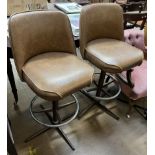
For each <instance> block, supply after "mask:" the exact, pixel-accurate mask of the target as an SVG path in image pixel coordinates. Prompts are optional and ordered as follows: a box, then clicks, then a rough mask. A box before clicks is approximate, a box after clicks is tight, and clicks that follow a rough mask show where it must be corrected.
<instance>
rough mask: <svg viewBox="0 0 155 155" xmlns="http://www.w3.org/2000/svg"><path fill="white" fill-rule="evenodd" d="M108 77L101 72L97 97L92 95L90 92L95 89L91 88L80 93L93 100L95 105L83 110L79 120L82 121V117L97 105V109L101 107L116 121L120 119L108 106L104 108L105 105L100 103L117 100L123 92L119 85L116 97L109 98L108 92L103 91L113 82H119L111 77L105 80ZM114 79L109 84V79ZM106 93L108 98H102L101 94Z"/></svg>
mask: <svg viewBox="0 0 155 155" xmlns="http://www.w3.org/2000/svg"><path fill="white" fill-rule="evenodd" d="M105 76H106V73H105V72H103V71H101V74H100V78H99V82H98V85H97V88H96V89H97V91H96V96H95V95H91V94H90V93H89V92H90V91H94V90H95V88H90V89H88V90H84V89H83V90H81V91H80V92H81V93H82V94H84V95H85V96H87V97H88V98H89V99H91V100H92V101H94V103H93V104H90V105H89V106H88V107H87V108H85V109H84V110H82V111H81V112H80V113H79V114H78V118H79V119H80V118H81V117H82V116H84V115H85V114H86V113H87V112H88V111H90V109H92V108H93V107H94V106H95V105H96V106H97V107H99V108H100V109H101V110H102V111H104V112H105V113H107V114H108V115H110V116H111V117H113V118H114V119H116V120H119V117H118V116H116V115H115V114H114V113H113V112H111V111H110V110H109V109H108V108H107V107H106V106H104V105H103V104H101V103H100V101H102V100H105V101H107V100H112V99H115V98H116V97H117V96H118V95H119V94H120V92H121V88H120V86H119V85H118V91H117V93H116V94H115V95H113V96H112V97H109V96H110V94H109V93H108V92H106V91H105V90H103V87H106V86H108V85H109V84H111V83H112V82H115V83H116V82H117V80H115V78H114V77H112V76H111V75H110V76H109V75H108V77H107V78H105ZM110 78H111V79H112V81H110V82H109V79H110ZM102 91H103V92H104V93H105V94H106V95H108V97H101V92H102Z"/></svg>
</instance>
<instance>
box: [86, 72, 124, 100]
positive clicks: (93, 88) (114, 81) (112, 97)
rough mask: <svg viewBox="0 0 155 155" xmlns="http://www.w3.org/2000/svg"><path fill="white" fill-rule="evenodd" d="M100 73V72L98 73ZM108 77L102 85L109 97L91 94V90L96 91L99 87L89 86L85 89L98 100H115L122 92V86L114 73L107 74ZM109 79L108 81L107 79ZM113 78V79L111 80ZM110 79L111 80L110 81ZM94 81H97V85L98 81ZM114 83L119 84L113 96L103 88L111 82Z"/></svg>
mask: <svg viewBox="0 0 155 155" xmlns="http://www.w3.org/2000/svg"><path fill="white" fill-rule="evenodd" d="M97 74H98V73H97ZM106 76H107V77H106V79H105V81H106V82H105V83H104V84H103V86H102V91H103V92H104V93H105V94H106V95H108V97H100V96H96V95H93V94H91V92H92V91H96V90H97V87H91V88H88V89H85V90H84V91H85V92H86V93H88V94H89V96H91V97H92V98H94V99H95V100H98V101H108V100H113V99H115V98H116V97H117V96H118V95H119V94H120V92H121V87H120V84H119V82H118V81H117V79H116V78H115V77H114V76H112V75H109V74H106ZM107 79H108V81H107ZM110 79H111V80H110ZM109 80H110V81H109ZM94 83H95V85H96V86H97V83H96V81H94ZM112 83H114V84H115V86H117V92H115V94H113V95H112V96H111V94H110V93H108V92H107V91H105V90H104V89H103V88H104V87H108V86H109V85H110V84H112Z"/></svg>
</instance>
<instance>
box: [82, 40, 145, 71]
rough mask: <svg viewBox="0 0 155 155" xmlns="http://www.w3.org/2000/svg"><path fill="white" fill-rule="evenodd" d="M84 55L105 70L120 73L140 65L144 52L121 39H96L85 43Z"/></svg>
mask: <svg viewBox="0 0 155 155" xmlns="http://www.w3.org/2000/svg"><path fill="white" fill-rule="evenodd" d="M85 57H86V59H88V60H89V61H90V62H91V63H93V64H94V65H95V66H97V67H98V68H100V69H101V70H104V71H105V72H109V73H120V72H122V71H124V70H128V69H130V68H132V67H134V66H137V65H140V64H141V63H142V60H143V58H144V54H143V52H142V51H141V50H140V49H138V48H136V47H133V46H131V45H129V44H127V43H125V42H123V41H119V40H115V39H97V40H94V41H90V42H89V43H88V44H87V47H86V52H85Z"/></svg>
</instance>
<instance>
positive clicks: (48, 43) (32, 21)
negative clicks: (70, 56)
mask: <svg viewBox="0 0 155 155" xmlns="http://www.w3.org/2000/svg"><path fill="white" fill-rule="evenodd" d="M9 28H10V30H9V31H10V38H11V42H12V48H13V55H14V60H15V63H16V66H17V71H18V73H19V75H20V78H21V79H22V67H23V65H24V64H25V63H26V62H27V61H28V60H29V59H30V58H32V57H33V56H36V55H38V54H41V53H45V52H52V51H54V52H57V51H58V52H61V51H62V52H67V53H75V45H74V40H73V36H72V33H70V31H71V26H70V22H69V20H68V18H67V16H65V15H64V14H63V13H62V12H58V11H57V12H54V11H52V12H51V11H36V12H27V13H20V14H16V15H15V16H12V17H11V18H10V20H9Z"/></svg>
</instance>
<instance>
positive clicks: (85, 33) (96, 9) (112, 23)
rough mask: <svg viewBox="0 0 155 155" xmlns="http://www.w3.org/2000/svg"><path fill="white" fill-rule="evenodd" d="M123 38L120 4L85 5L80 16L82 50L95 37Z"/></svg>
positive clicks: (83, 50)
mask: <svg viewBox="0 0 155 155" xmlns="http://www.w3.org/2000/svg"><path fill="white" fill-rule="evenodd" d="M102 38H111V39H118V40H123V10H122V8H121V7H120V6H119V5H118V4H114V3H97V4H91V5H88V6H84V7H83V9H82V11H81V16H80V48H81V49H80V51H81V54H82V56H83V58H84V52H85V47H86V45H87V43H88V42H90V41H92V40H95V39H102Z"/></svg>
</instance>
